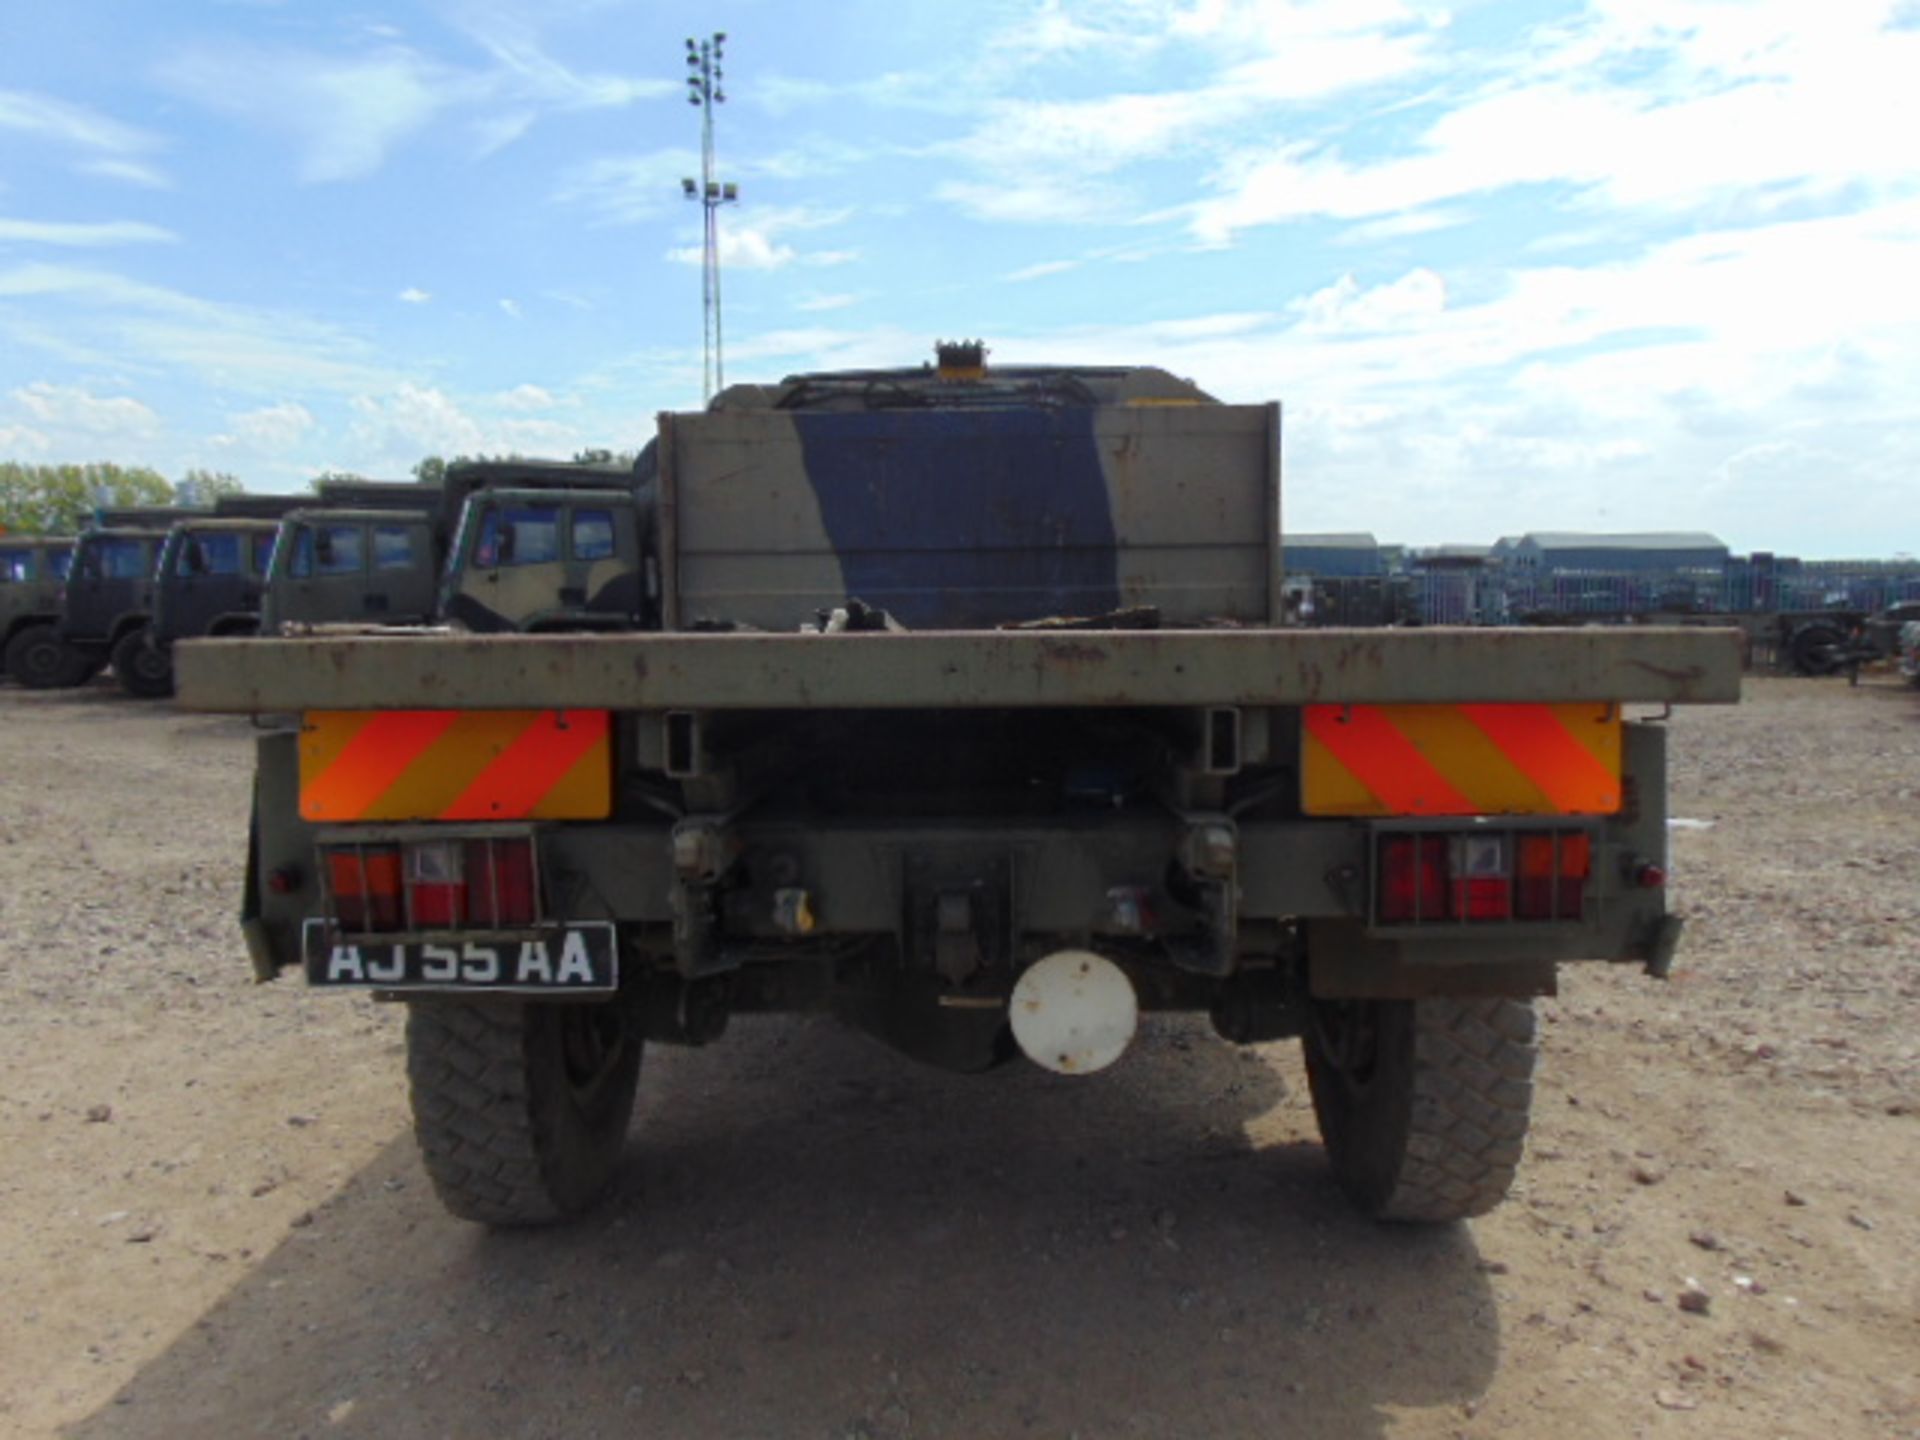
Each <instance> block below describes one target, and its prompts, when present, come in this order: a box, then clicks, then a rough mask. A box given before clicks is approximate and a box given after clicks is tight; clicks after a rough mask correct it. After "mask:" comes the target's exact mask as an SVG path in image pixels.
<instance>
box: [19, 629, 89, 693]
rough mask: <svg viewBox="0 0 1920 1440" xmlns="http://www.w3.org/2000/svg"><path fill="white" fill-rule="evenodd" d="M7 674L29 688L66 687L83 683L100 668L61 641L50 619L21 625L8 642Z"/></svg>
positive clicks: (51, 688) (52, 688)
mask: <svg viewBox="0 0 1920 1440" xmlns="http://www.w3.org/2000/svg"><path fill="white" fill-rule="evenodd" d="M6 673H7V674H8V675H9V676H10V677H11V678H12V679H14V680H16V681H18V682H19V683H20V684H22V685H24V686H26V687H27V689H29V690H67V689H71V688H72V687H73V686H75V685H84V684H86V682H87V681H89V680H91V679H92V678H93V677H94V675H95V674H96V673H97V667H96V666H95V665H94V663H93V662H92V661H91V660H90V659H88V658H87V656H86V655H84V654H82V653H81V652H80V651H78V650H75V649H74V648H73V647H72V646H71V645H68V644H67V643H66V642H65V641H63V640H61V638H60V636H59V633H58V632H57V631H56V630H55V629H54V628H53V625H52V623H51V622H50V621H41V622H40V623H39V624H37V625H26V626H22V627H21V629H20V630H19V632H18V633H17V634H15V635H14V637H13V639H12V640H10V641H8V642H7V654H6Z"/></svg>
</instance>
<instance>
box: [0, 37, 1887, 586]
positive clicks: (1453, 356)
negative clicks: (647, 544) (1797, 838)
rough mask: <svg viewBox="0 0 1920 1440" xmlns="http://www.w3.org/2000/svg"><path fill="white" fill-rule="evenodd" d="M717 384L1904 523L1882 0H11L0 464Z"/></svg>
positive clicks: (1394, 536)
mask: <svg viewBox="0 0 1920 1440" xmlns="http://www.w3.org/2000/svg"><path fill="white" fill-rule="evenodd" d="M715 29H723V30H725V31H727V32H728V36H729V39H728V45H727V55H726V80H725V85H726V90H727V95H728V102H727V104H726V105H725V106H724V107H722V108H721V109H720V111H719V148H720V173H721V175H722V176H723V177H724V178H727V179H731V180H734V181H736V182H737V183H738V184H739V186H740V190H741V196H742V198H741V203H740V204H739V205H738V206H736V207H733V208H731V209H729V210H727V211H725V212H724V213H723V219H722V226H723V242H724V254H725V258H726V266H727V268H726V271H725V288H724V295H725V302H726V303H725V325H726V335H727V347H726V369H727V375H728V378H729V379H733V380H745V379H772V378H777V377H778V376H780V375H782V374H786V373H790V372H792V371H794V370H801V369H820V368H834V367H839V366H847V365H900V364H916V363H918V362H919V361H921V360H922V359H925V358H927V357H928V355H929V353H930V346H931V343H932V341H933V340H934V339H935V338H936V337H953V336H962V335H965V336H980V337H983V338H984V339H986V341H987V342H988V344H989V345H990V346H991V348H992V353H993V355H994V357H995V358H996V359H998V360H1001V361H1005V362H1037V361H1046V360H1063V361H1081V362H1088V361H1091V362H1099V363H1148V364H1157V365H1162V366H1165V367H1166V368H1168V369H1171V370H1174V371H1176V372H1178V373H1180V374H1183V375H1188V376H1191V377H1192V378H1193V379H1195V380H1197V381H1198V382H1199V383H1200V384H1202V385H1203V386H1205V387H1206V388H1208V389H1210V390H1211V391H1213V392H1214V393H1215V394H1217V395H1219V396H1221V397H1222V398H1223V399H1229V400H1264V399H1280V400H1282V401H1283V402H1284V403H1285V405H1286V407H1287V440H1286V461H1287V466H1288V472H1287V488H1286V501H1285V504H1286V524H1287V528H1288V529H1290V530H1329V529H1366V530H1372V531H1374V532H1376V533H1377V534H1378V535H1380V536H1381V537H1382V538H1383V539H1390V540H1399V541H1406V542H1411V543H1415V544H1424V543H1436V542H1440V541H1449V540H1451V541H1474V540H1480V541H1486V540H1491V539H1492V538H1493V537H1494V536H1496V535H1498V534H1501V533H1507V532H1512V531H1516V530H1523V529H1603V530H1604V529H1617V530H1640V529H1707V530H1712V531H1715V532H1717V533H1718V534H1719V535H1721V537H1722V538H1723V539H1725V540H1727V541H1728V542H1729V543H1730V544H1732V545H1733V546H1734V547H1735V549H1736V550H1742V551H1744V550H1749V549H1755V548H1759V549H1775V550H1779V551H1782V552H1785V553H1797V554H1803V555H1808V556H1842V555H1887V554H1892V553H1895V552H1901V551H1920V424H1917V423H1916V422H1917V421H1920V278H1917V277H1920V146H1916V144H1915V143H1914V141H1913V139H1912V137H1913V136H1914V135H1915V134H1920V81H1917V80H1916V78H1915V77H1917V76H1920V3H1915V0H1898V3H1892V0H1889V3H1849V0H1825V3H1822V4H1820V5H1818V6H1815V5H1812V4H1809V3H1806V0H1791V3H1773V0H1738V3H1711V4H1710V3H1698V0H1596V3H1591V4H1579V3H1566V4H1547V3H1503V0H1493V3H1476V0H1464V3H1455V4H1449V5H1441V4H1427V3H1424V0H1325V3H1292V4H1283V3H1261V0H1104V3H1092V0H974V3H969V4H966V5H954V4H926V3H920V0H893V3H888V4H879V3H867V0H849V3H827V0H821V3H816V4H810V5H796V4H792V3H772V0H734V3H730V4H726V5H716V6H707V5H702V6H693V5H680V4H672V3H660V0H656V3H636V4H615V3H597V0H549V3H540V4H533V3H518V0H500V3H464V4H456V3H448V4H444V5H441V4H433V3H420V4H384V3H375V4H368V5H352V4H320V3H292V0H289V3H284V4H276V3H271V0H231V3H224V4H223V3H200V4H187V3H182V4H167V5H164V6H162V5H129V4H125V3H105V0H66V3H63V4H62V5H59V6H46V7H40V6H35V7H27V6H14V7H11V8H10V13H9V14H8V16H7V17H6V18H5V19H4V20H0V458H8V459H18V460H25V461H61V460H107V459H111V460H119V461H124V462H144V463H149V464H153V465H155V466H157V467H158V468H160V469H161V470H163V471H165V472H167V473H169V474H178V473H179V472H180V471H181V470H183V469H185V468H187V467H189V466H209V467H213V468H218V469H224V470H231V471H233V472H234V473H236V474H238V475H240V476H241V477H242V478H243V479H244V480H246V481H247V482H248V483H249V485H250V486H251V487H252V488H255V489H287V488H292V487H294V486H296V485H298V484H300V483H302V482H303V481H304V480H305V479H306V478H307V477H308V476H310V475H312V474H313V473H315V472H316V471H318V470H320V469H323V468H339V469H348V470H355V471H358V472H360V473H363V474H369V475H377V476H393V475H402V474H404V473H405V472H406V470H407V469H408V467H409V466H410V465H411V464H412V463H413V462H414V461H415V460H416V459H418V458H419V457H420V456H421V455H423V454H426V453H429V452H437V453H443V454H452V453H458V452H474V451H488V452H493V451H505V450H512V451H518V452H520V453H526V454H560V455H564V454H568V453H571V452H572V451H573V450H575V449H578V448H581V447H586V446H606V447H611V448H632V447H634V446H636V445H637V444H638V443H640V442H641V441H642V440H643V439H644V438H645V436H646V435H647V434H648V433H649V432H650V430H651V427H652V421H653V416H654V414H655V413H656V412H657V411H659V410H662V409H683V408H689V407H692V406H694V405H697V404H698V403H699V401H700V398H701V395H700V392H701V324H700V271H699V267H698V244H699V212H698V209H697V207H695V206H693V205H690V204H688V203H686V202H685V201H684V200H683V199H682V197H681V194H680V184H679V181H680V177H681V176H683V175H688V174H694V173H697V169H698V146H699V128H698V112H697V111H695V110H694V109H692V108H690V107H689V106H688V105H687V104H686V100H685V75H686V67H685V65H684V61H683V54H684V41H685V39H686V37H687V36H689V35H705V34H708V33H710V32H711V31H713V30H715Z"/></svg>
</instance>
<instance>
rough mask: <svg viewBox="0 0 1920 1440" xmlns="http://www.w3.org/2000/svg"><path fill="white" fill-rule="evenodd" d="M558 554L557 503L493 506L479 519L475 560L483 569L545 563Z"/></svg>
mask: <svg viewBox="0 0 1920 1440" xmlns="http://www.w3.org/2000/svg"><path fill="white" fill-rule="evenodd" d="M559 558H560V511H559V509H558V507H556V506H553V505H500V506H493V507H489V509H488V510H487V513H486V515H485V516H484V517H483V518H482V519H481V521H480V536H479V538H478V539H477V540H476V541H475V542H474V547H473V563H474V564H476V565H478V566H479V567H480V568H481V569H483V570H491V569H493V568H494V567H495V566H496V565H544V564H547V563H549V562H551V561H554V560H558V559H559Z"/></svg>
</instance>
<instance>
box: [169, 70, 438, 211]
mask: <svg viewBox="0 0 1920 1440" xmlns="http://www.w3.org/2000/svg"><path fill="white" fill-rule="evenodd" d="M160 76H161V79H162V81H163V82H164V83H165V84H166V85H168V86H169V88H171V89H173V90H175V91H176V92H178V93H179V94H181V95H182V96H184V97H185V98H187V99H190V100H193V101H195V102H196V103H198V104H201V105H204V106H206V107H207V108H208V109H211V110H214V111H217V112H219V113H222V114H225V115H229V116H232V117H234V118H235V119H239V120H243V121H245V122H247V123H248V124H249V125H254V126H260V127H262V128H266V129H270V130H279V131H282V132H285V133H287V134H289V135H291V136H292V138H293V139H294V140H295V142H296V143H297V144H298V145H299V146H300V148H301V151H302V157H301V163H300V178H301V179H302V180H305V181H308V182H310V183H322V182H326V181H336V180H353V179H358V178H360V177H362V176H365V175H370V174H372V173H373V172H374V171H376V170H378V169H379V168H380V166H381V165H382V164H384V163H385V161H386V158H387V154H388V152H389V151H390V150H391V149H392V148H393V147H394V146H395V145H397V144H399V143H400V141H402V140H403V139H405V138H406V137H407V136H409V135H411V134H413V133H415V132H416V131H419V130H420V129H422V128H423V127H425V125H426V124H427V122H428V121H430V120H431V119H432V118H433V117H434V116H435V115H436V114H437V113H439V112H440V111H441V110H443V109H445V108H447V107H448V106H450V105H453V104H456V103H458V102H460V101H462V100H465V99H470V98H471V97H472V94H473V90H474V81H473V80H472V78H471V77H469V76H464V75H461V74H459V73H457V72H454V71H452V70H449V69H448V68H447V67H445V66H442V65H439V64H437V63H436V62H434V61H431V60H428V59H425V58H424V57H422V56H420V55H418V54H416V53H415V52H413V51H412V50H409V49H407V48H406V47H404V46H398V45H386V46H382V47H380V48H378V49H375V50H373V51H371V52H369V53H366V54H362V55H356V56H351V57H333V56H321V55H314V54H311V53H309V52H305V51H292V50H264V49H258V48H254V47H250V46H238V45H233V46H219V47H206V48H201V49H196V50H189V51H186V52H183V53H181V54H179V55H176V56H174V57H173V58H172V59H171V60H169V61H167V62H166V63H165V64H164V65H162V67H161V70H160Z"/></svg>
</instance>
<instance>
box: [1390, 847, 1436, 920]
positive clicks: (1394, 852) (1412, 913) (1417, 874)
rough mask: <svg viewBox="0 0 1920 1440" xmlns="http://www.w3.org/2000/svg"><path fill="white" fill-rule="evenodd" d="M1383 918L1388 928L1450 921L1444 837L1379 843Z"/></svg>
mask: <svg viewBox="0 0 1920 1440" xmlns="http://www.w3.org/2000/svg"><path fill="white" fill-rule="evenodd" d="M1380 918H1381V919H1382V920H1383V921H1385V922H1386V923H1388V924H1389V925H1407V924H1417V923H1418V922H1419V921H1422V920H1444V919H1446V918H1447V840H1446V837H1445V836H1444V835H1389V836H1387V837H1385V838H1384V839H1383V840H1382V841H1381V842H1380Z"/></svg>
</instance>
